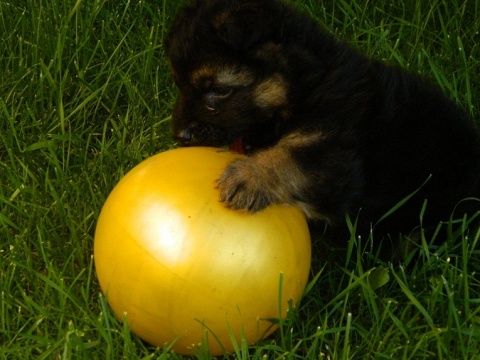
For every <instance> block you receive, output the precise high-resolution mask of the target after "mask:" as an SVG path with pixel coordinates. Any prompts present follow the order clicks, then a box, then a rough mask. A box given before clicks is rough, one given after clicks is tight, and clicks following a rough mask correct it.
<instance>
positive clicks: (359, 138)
mask: <svg viewBox="0 0 480 360" xmlns="http://www.w3.org/2000/svg"><path fill="white" fill-rule="evenodd" d="M166 49H167V54H168V58H169V60H170V63H171V65H172V69H173V74H174V78H175V82H176V84H177V86H178V88H179V95H178V99H177V102H176V105H175V109H174V113H173V132H174V135H175V136H176V138H177V140H178V141H179V143H181V144H182V145H186V146H196V145H207V146H226V145H229V144H231V143H233V142H235V141H237V140H239V139H242V141H243V144H244V147H245V151H246V152H247V153H248V154H249V157H247V158H245V159H242V160H238V161H235V162H233V163H231V164H230V165H229V166H228V167H227V168H226V169H225V171H224V173H223V174H222V176H221V177H220V178H219V179H218V187H219V189H220V194H221V200H222V201H223V202H224V203H225V205H226V206H228V207H231V208H233V209H238V210H247V211H252V212H255V211H260V210H262V209H263V208H265V207H266V206H268V205H269V204H274V203H288V204H294V205H298V206H300V207H301V208H302V209H303V210H304V211H305V213H306V214H307V216H308V217H309V218H310V219H312V220H313V219H320V220H322V221H326V222H327V223H329V224H331V225H332V227H333V228H334V229H337V230H335V231H337V232H338V234H342V231H343V230H344V229H345V226H344V223H345V222H344V219H345V214H346V213H347V214H349V215H350V217H351V218H353V219H356V218H357V217H358V224H359V225H358V228H359V232H360V233H362V232H363V233H368V232H369V231H370V228H371V225H372V224H374V223H375V222H376V221H377V220H378V219H379V218H380V217H382V215H383V214H385V213H386V212H387V211H388V210H389V209H390V208H391V207H392V206H394V205H395V204H396V203H397V202H399V201H400V200H401V199H404V198H405V197H406V196H408V195H409V194H412V193H413V192H415V191H417V189H419V188H420V189H419V190H418V191H417V192H416V194H415V195H414V196H413V197H412V198H411V199H410V200H409V201H408V202H407V203H406V204H405V205H404V206H402V207H401V208H400V209H398V210H397V211H396V212H395V213H394V214H393V215H392V216H391V217H389V218H388V219H386V220H385V221H383V222H382V223H380V224H378V225H377V226H376V228H375V231H377V232H378V234H381V236H383V235H387V234H390V235H391V236H392V237H393V238H396V237H397V235H398V234H399V233H404V234H407V233H409V232H410V231H411V230H412V229H414V228H415V227H418V226H419V225H420V220H419V214H420V212H421V210H422V207H423V205H424V201H425V200H427V208H426V211H425V214H424V217H423V220H422V224H421V225H422V226H424V227H428V226H436V224H437V223H438V222H439V221H444V220H448V219H449V217H450V215H451V214H452V211H454V209H456V211H457V214H458V215H459V216H462V215H463V213H464V212H471V213H472V212H474V211H477V210H479V203H478V201H474V200H469V201H462V199H465V198H478V197H479V196H480V139H479V135H478V134H477V132H476V129H475V128H474V125H473V122H472V121H471V120H470V119H468V118H467V116H466V115H465V114H464V112H463V111H461V110H460V109H459V108H458V107H457V106H456V105H455V104H454V103H453V102H452V101H450V100H448V99H447V98H446V97H445V96H444V95H443V94H442V93H441V92H440V91H439V90H438V89H437V88H436V87H434V86H432V85H431V84H430V83H429V82H427V81H425V80H424V79H422V78H419V77H417V76H414V75H411V74H408V73H407V72H405V71H403V70H400V69H397V68H393V67H390V66H388V65H386V64H383V63H381V62H378V61H375V60H372V59H369V58H367V57H365V56H363V55H361V54H360V53H358V52H357V51H356V50H355V49H353V48H351V47H349V46H347V45H346V44H344V43H342V42H340V41H338V40H336V39H335V38H334V37H333V36H332V35H330V34H329V33H328V32H327V31H325V30H324V29H323V28H322V27H321V26H320V25H319V24H318V23H316V22H315V21H313V20H312V19H310V18H309V17H308V16H305V15H304V14H301V13H299V12H298V11H297V10H296V9H295V8H294V7H292V6H290V5H288V4H286V3H284V2H281V1H277V0H193V1H190V2H189V3H188V4H187V5H185V6H184V7H183V8H182V10H181V11H180V12H179V14H178V16H177V18H176V20H175V21H174V24H173V26H172V28H171V30H170V33H169V37H168V39H167V42H166ZM427 179H428V180H427ZM422 184H424V185H423V186H422Z"/></svg>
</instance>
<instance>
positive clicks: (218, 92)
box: [208, 86, 233, 99]
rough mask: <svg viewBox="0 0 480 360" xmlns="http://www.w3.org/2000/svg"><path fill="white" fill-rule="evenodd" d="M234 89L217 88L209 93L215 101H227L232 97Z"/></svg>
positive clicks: (226, 87)
mask: <svg viewBox="0 0 480 360" xmlns="http://www.w3.org/2000/svg"><path fill="white" fill-rule="evenodd" d="M232 92H233V88H231V87H229V86H216V87H214V88H212V89H210V90H209V91H208V96H209V97H211V98H214V99H226V98H227V97H229V96H230V95H232Z"/></svg>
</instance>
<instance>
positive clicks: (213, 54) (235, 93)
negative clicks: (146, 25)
mask: <svg viewBox="0 0 480 360" xmlns="http://www.w3.org/2000/svg"><path fill="white" fill-rule="evenodd" d="M287 9H288V8H287V7H285V6H284V5H283V4H281V3H277V2H275V1H272V0H193V1H192V2H190V3H189V4H188V5H187V6H185V7H183V9H182V10H181V11H180V12H179V14H178V15H177V17H176V19H175V21H174V23H173V26H172V27H171V30H170V33H169V36H168V38H167V41H166V49H167V55H168V58H169V60H170V63H171V66H172V70H173V75H174V79H175V82H176V84H177V86H178V89H179V94H178V98H177V101H176V104H175V108H174V112H173V132H174V136H175V137H176V139H177V141H179V143H180V144H182V145H186V146H191V145H208V146H225V145H230V144H232V143H233V142H235V141H237V140H239V139H242V140H243V142H244V144H245V150H246V151H251V150H253V149H256V148H260V147H264V146H269V145H271V144H272V143H273V142H275V141H276V140H278V137H279V135H280V134H279V132H281V128H282V126H283V123H284V122H285V121H286V119H287V118H288V115H289V101H288V98H289V84H288V82H289V80H288V78H287V70H286V68H287V67H288V64H287V59H286V57H285V56H284V51H283V47H282V45H281V44H280V42H279V41H277V38H276V37H277V36H278V34H279V33H280V32H281V25H282V24H281V22H280V23H279V22H278V21H279V19H281V18H283V17H284V14H283V13H284V12H285V11H287Z"/></svg>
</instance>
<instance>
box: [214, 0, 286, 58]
mask: <svg viewBox="0 0 480 360" xmlns="http://www.w3.org/2000/svg"><path fill="white" fill-rule="evenodd" d="M275 4H277V3H276V1H272V0H269V1H265V0H264V1H258V0H257V1H232V2H231V6H230V7H228V8H224V9H223V10H222V11H221V12H220V13H218V14H217V16H216V17H215V18H214V21H213V26H214V28H215V31H216V33H217V36H218V37H219V38H220V39H221V40H222V41H224V42H225V43H226V44H227V45H229V46H230V47H232V48H234V49H236V50H248V49H250V48H252V47H254V46H255V45H257V44H259V43H262V42H266V41H271V40H273V39H272V36H273V34H274V33H275V31H276V26H275V18H276V16H275V13H276V12H278V8H275V7H274V6H273V5H275ZM277 6H278V4H277Z"/></svg>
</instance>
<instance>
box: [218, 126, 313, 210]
mask: <svg viewBox="0 0 480 360" xmlns="http://www.w3.org/2000/svg"><path fill="white" fill-rule="evenodd" d="M318 141H321V135H319V134H302V133H293V134H290V135H288V136H286V137H285V138H283V139H281V140H280V141H279V142H278V144H277V145H275V146H273V147H270V148H268V149H265V150H262V151H259V152H258V153H256V154H254V155H252V156H250V157H247V158H242V159H239V160H236V161H234V162H232V163H231V164H229V165H228V166H227V167H226V169H225V170H224V172H223V173H222V175H221V176H220V178H219V179H218V188H219V190H220V199H221V201H223V202H224V203H225V204H226V206H228V207H229V208H232V209H236V210H246V211H250V212H255V211H259V210H262V209H263V208H265V207H267V206H268V205H270V204H281V203H284V204H293V205H297V206H300V207H301V208H302V209H303V211H304V212H305V213H306V214H307V216H308V215H311V214H309V213H312V212H313V209H311V207H310V206H309V205H308V204H307V203H306V202H304V201H303V199H304V197H305V190H306V188H307V187H308V186H309V185H310V184H309V181H310V180H309V178H308V175H307V174H306V173H305V171H304V170H303V169H302V168H301V166H300V164H298V163H297V161H296V160H295V157H294V156H293V152H294V151H295V150H298V149H299V148H301V147H305V146H307V145H308V143H313V142H318Z"/></svg>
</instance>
